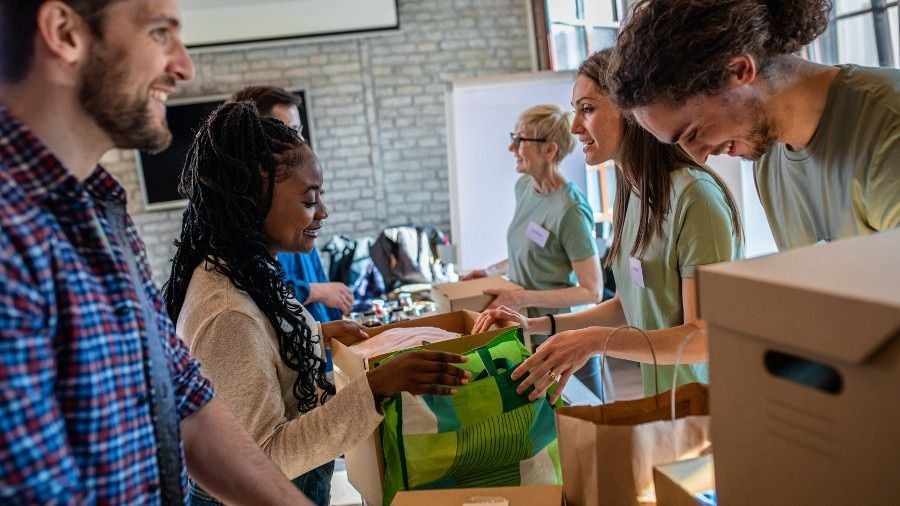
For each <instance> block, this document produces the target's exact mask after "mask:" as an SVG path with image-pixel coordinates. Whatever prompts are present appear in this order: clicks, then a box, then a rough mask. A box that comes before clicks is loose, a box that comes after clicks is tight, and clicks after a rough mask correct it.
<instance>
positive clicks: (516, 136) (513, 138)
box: [509, 132, 547, 147]
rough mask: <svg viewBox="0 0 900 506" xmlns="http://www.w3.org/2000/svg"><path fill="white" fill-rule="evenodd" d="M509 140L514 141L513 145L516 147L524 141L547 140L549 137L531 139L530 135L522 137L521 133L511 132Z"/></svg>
mask: <svg viewBox="0 0 900 506" xmlns="http://www.w3.org/2000/svg"><path fill="white" fill-rule="evenodd" d="M509 140H510V142H511V143H512V145H513V146H515V147H519V143H521V142H522V141H531V142H547V139H531V138H528V137H522V136H521V135H519V134H517V133H515V132H510V133H509Z"/></svg>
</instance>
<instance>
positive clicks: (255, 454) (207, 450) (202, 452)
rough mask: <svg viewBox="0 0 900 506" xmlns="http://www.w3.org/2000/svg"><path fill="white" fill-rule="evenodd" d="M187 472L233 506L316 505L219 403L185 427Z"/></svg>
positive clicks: (185, 421)
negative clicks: (236, 505)
mask: <svg viewBox="0 0 900 506" xmlns="http://www.w3.org/2000/svg"><path fill="white" fill-rule="evenodd" d="M181 435H182V438H183V439H184V453H185V460H186V461H187V468H188V472H189V473H190V475H191V477H192V478H193V479H194V480H196V481H197V483H198V484H199V485H200V486H201V487H203V489H204V490H206V491H207V492H209V493H210V494H211V495H212V496H214V497H216V498H217V499H219V500H220V501H222V502H225V503H228V504H254V505H255V504H261V505H262V504H264V505H269V504H273V505H274V504H285V505H287V504H291V505H297V504H299V505H312V503H311V502H309V501H308V500H307V499H306V498H305V497H303V494H301V493H300V492H299V491H298V490H297V488H296V487H294V485H293V484H292V483H291V482H290V481H288V479H287V478H286V477H285V476H284V474H282V472H281V470H280V469H278V467H277V466H276V465H275V464H274V463H272V461H271V460H269V458H268V457H266V456H265V454H263V452H262V450H261V449H260V448H259V446H258V445H257V444H256V442H255V441H253V438H251V437H250V435H249V434H247V432H246V431H245V430H244V428H243V427H241V425H240V423H239V422H238V421H237V420H236V419H235V418H234V415H232V414H231V411H229V410H228V408H227V407H226V406H225V405H224V404H223V403H222V402H221V401H219V400H218V399H213V400H211V401H210V402H209V403H208V404H207V405H206V406H204V407H203V409H201V410H200V411H198V412H197V413H194V414H193V415H191V416H190V417H188V418H186V419H185V420H183V421H182V422H181Z"/></svg>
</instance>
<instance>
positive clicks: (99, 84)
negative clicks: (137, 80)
mask: <svg viewBox="0 0 900 506" xmlns="http://www.w3.org/2000/svg"><path fill="white" fill-rule="evenodd" d="M125 67H126V65H121V66H116V65H115V64H114V63H110V62H109V60H108V58H107V54H106V51H105V48H103V46H102V45H101V44H96V45H94V46H93V47H92V48H91V53H90V56H89V58H88V62H87V65H86V66H85V69H84V72H83V74H82V79H83V81H82V84H81V90H79V98H80V99H81V103H82V106H83V107H84V108H85V110H86V111H87V112H88V114H90V116H91V117H92V118H94V121H96V122H97V125H99V126H100V128H102V129H103V131H104V132H106V133H107V134H108V135H109V136H110V138H111V139H112V141H113V143H114V144H115V146H116V147H117V148H123V149H132V148H133V149H143V150H146V151H150V152H153V153H156V152H159V151H162V150H164V149H166V148H167V147H168V146H169V143H170V142H171V141H172V133H171V132H170V131H169V126H168V124H166V120H165V118H163V120H162V124H155V120H154V119H153V117H152V116H151V114H150V110H149V105H150V97H149V95H148V93H149V90H147V91H146V92H145V93H144V94H143V95H142V94H141V93H140V90H137V91H138V94H137V95H133V94H132V93H133V92H134V91H135V90H134V87H135V86H134V84H133V83H131V82H129V79H128V77H129V75H128V74H129V73H128V72H127V71H126V68H125Z"/></svg>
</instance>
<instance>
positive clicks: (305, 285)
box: [231, 86, 354, 323]
mask: <svg viewBox="0 0 900 506" xmlns="http://www.w3.org/2000/svg"><path fill="white" fill-rule="evenodd" d="M231 100H232V101H235V102H237V101H243V100H248V101H250V102H253V103H254V104H256V108H257V109H258V110H259V112H260V114H263V115H266V116H271V117H273V118H275V119H278V120H281V122H282V123H284V124H285V125H287V126H289V127H291V129H293V130H294V131H295V132H297V135H298V136H299V137H300V138H301V139H303V138H304V137H303V124H302V123H301V122H300V109H299V106H300V97H298V96H297V95H294V94H293V93H290V92H288V91H287V90H285V89H283V88H279V87H276V86H248V87H246V88H244V89H242V90H240V91H238V92H237V93H235V94H234V95H232V97H231ZM278 262H279V263H280V264H281V268H282V269H283V270H284V274H285V277H286V278H287V280H288V282H289V283H291V284H292V285H293V287H294V294H295V296H296V297H297V300H299V301H302V304H303V307H305V308H306V309H307V310H308V311H309V313H310V314H311V315H312V317H313V318H315V319H316V321H318V322H320V323H325V322H330V321H334V320H340V319H341V317H342V315H344V314H347V313H349V312H350V310H351V309H352V308H353V303H354V299H353V292H351V291H350V289H349V288H347V285H345V284H343V283H336V282H331V281H329V280H328V275H326V274H325V269H324V268H322V260H320V259H319V250H318V248H313V250H312V251H310V252H309V253H279V254H278Z"/></svg>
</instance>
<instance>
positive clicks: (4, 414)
mask: <svg viewBox="0 0 900 506" xmlns="http://www.w3.org/2000/svg"><path fill="white" fill-rule="evenodd" d="M110 202H114V203H116V204H118V205H124V203H125V191H124V189H123V188H122V187H121V186H120V185H119V183H118V182H116V181H115V179H113V178H112V177H111V176H110V175H109V174H108V173H107V172H106V171H105V170H104V169H103V168H102V167H99V166H98V167H97V169H96V170H95V171H94V173H93V174H92V175H91V176H90V177H88V178H87V179H86V180H85V181H83V182H80V181H78V180H77V179H76V178H75V177H74V176H72V175H71V174H70V173H69V172H68V171H67V170H66V169H65V168H64V167H63V165H62V164H61V162H60V161H59V160H58V159H57V158H56V157H54V156H53V154H52V153H51V152H50V151H49V150H48V149H47V147H46V146H44V145H43V143H42V142H41V141H40V140H39V139H38V138H37V137H35V136H34V134H32V133H31V132H30V131H29V130H28V129H27V127H25V126H24V125H22V124H21V123H20V122H19V121H18V120H16V119H15V118H14V117H12V116H11V115H10V114H9V111H8V110H7V109H6V108H5V107H3V106H2V105H0V250H2V251H0V504H9V503H12V504H84V503H92V504H159V503H160V502H161V496H160V493H159V466H158V462H157V445H156V439H155V436H154V430H153V422H152V420H151V413H150V402H149V396H150V391H149V390H150V387H149V384H148V379H147V378H148V375H147V371H146V369H147V367H148V365H147V359H148V357H147V352H146V349H147V346H146V335H145V331H144V330H143V329H146V328H147V327H146V326H147V325H156V326H157V327H158V329H159V335H161V336H162V337H163V339H162V340H163V349H164V352H165V354H166V356H167V357H168V359H169V363H168V365H169V372H170V374H171V376H172V381H173V385H172V387H173V388H174V392H175V403H176V409H177V411H178V415H179V416H180V418H181V419H184V418H185V417H187V416H190V415H191V414H192V413H194V412H196V411H197V410H199V409H200V408H201V407H202V406H204V405H205V404H206V403H207V402H208V401H209V400H210V399H211V398H212V396H213V390H212V385H211V384H210V382H209V380H207V379H206V378H204V377H203V376H202V375H201V374H200V370H199V364H198V363H197V362H196V361H195V360H193V359H192V358H191V357H190V355H189V353H188V351H187V348H186V347H185V345H184V343H183V342H182V341H181V340H180V339H179V338H178V337H177V336H176V335H175V330H174V328H173V326H172V322H171V320H170V318H169V316H168V315H167V314H166V312H165V309H164V307H163V305H162V301H161V299H160V296H159V292H158V291H157V289H156V287H155V286H154V284H153V282H152V280H151V277H150V269H149V267H148V263H147V260H146V255H145V252H144V246H143V243H142V242H141V241H140V238H139V237H138V234H137V231H136V229H135V227H134V224H133V223H132V222H131V219H130V218H127V222H126V223H127V229H126V230H127V237H128V241H127V242H128V244H120V243H119V241H118V240H117V239H116V237H115V236H114V235H113V234H112V233H111V228H110V224H109V221H108V220H107V217H106V214H105V211H104V209H105V207H106V206H107V205H108V204H109V203H110ZM101 229H102V230H101ZM126 247H127V248H131V249H132V250H133V251H134V252H135V256H136V257H137V260H138V265H139V270H140V271H141V279H142V280H143V286H140V287H135V286H133V283H132V282H131V280H130V277H129V274H128V272H129V271H128V266H127V264H126V260H125V257H124V255H123V253H122V252H123V250H122V248H126ZM135 289H140V290H145V291H146V293H147V296H148V299H149V300H151V301H152V302H153V304H154V306H155V321H152V322H148V321H145V318H144V317H143V315H142V312H141V308H140V305H139V302H138V300H139V299H138V296H137V292H135ZM179 458H180V459H181V460H180V461H181V462H182V477H181V481H182V491H183V493H184V495H185V498H187V482H186V476H185V474H184V470H183V469H184V466H183V462H184V456H183V449H182V451H181V455H180V456H179ZM185 501H187V499H185Z"/></svg>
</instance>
